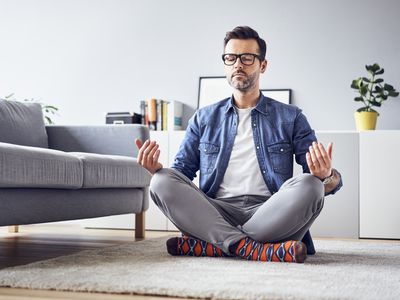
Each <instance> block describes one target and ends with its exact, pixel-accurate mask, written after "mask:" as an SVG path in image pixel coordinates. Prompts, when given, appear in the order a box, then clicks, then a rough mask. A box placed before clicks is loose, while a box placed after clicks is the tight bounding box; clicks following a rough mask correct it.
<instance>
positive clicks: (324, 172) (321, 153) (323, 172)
mask: <svg viewBox="0 0 400 300" xmlns="http://www.w3.org/2000/svg"><path fill="white" fill-rule="evenodd" d="M331 158H332V143H329V144H328V148H327V150H325V148H324V146H323V145H322V143H320V142H313V143H312V145H311V146H310V147H309V152H308V153H307V154H306V160H307V165H308V167H309V169H310V172H311V174H313V175H315V176H317V177H319V178H321V179H324V178H326V177H328V176H329V175H330V174H331V171H332V159H331Z"/></svg>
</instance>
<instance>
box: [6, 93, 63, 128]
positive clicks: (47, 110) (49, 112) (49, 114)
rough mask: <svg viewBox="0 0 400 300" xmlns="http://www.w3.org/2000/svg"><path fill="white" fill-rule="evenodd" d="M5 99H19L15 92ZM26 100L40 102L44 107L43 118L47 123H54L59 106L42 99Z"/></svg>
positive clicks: (26, 100) (27, 100)
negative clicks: (41, 100)
mask: <svg viewBox="0 0 400 300" xmlns="http://www.w3.org/2000/svg"><path fill="white" fill-rule="evenodd" d="M4 99H5V100H11V101H19V100H17V99H15V97H14V93H12V94H9V95H8V96H5V97H4ZM24 101H25V102H35V103H39V104H40V106H41V107H42V111H43V118H44V121H45V123H46V124H54V120H53V116H54V115H58V108H57V107H55V106H54V105H48V104H44V103H42V102H40V101H37V100H35V99H33V98H31V99H24Z"/></svg>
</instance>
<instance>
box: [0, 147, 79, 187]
mask: <svg viewBox="0 0 400 300" xmlns="http://www.w3.org/2000/svg"><path fill="white" fill-rule="evenodd" d="M82 183H83V173H82V162H81V161H80V159H79V158H77V157H75V156H73V155H71V154H68V153H65V152H62V151H57V150H51V149H43V148H37V147H28V146H20V145H13V144H8V143H1V142H0V188H60V189H78V188H81V187H82Z"/></svg>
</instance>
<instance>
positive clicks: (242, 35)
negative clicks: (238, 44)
mask: <svg viewBox="0 0 400 300" xmlns="http://www.w3.org/2000/svg"><path fill="white" fill-rule="evenodd" d="M231 39H239V40H251V39H254V40H256V42H257V44H258V48H260V53H259V54H260V58H261V60H264V59H265V54H266V53H267V44H266V43H265V41H264V40H263V39H262V38H260V36H259V35H258V33H257V31H255V30H254V29H252V28H250V27H249V26H237V27H235V28H233V30H231V31H228V32H227V33H226V35H225V38H224V49H225V46H226V44H228V42H229V41H230V40H231Z"/></svg>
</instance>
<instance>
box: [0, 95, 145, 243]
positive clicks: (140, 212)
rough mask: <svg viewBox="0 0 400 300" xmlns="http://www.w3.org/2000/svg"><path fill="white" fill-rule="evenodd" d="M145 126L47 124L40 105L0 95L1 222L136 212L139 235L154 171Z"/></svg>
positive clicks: (142, 234) (136, 233)
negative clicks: (142, 154)
mask: <svg viewBox="0 0 400 300" xmlns="http://www.w3.org/2000/svg"><path fill="white" fill-rule="evenodd" d="M135 138H140V139H142V140H146V139H148V138H149V132H148V129H147V128H146V127H145V126H142V125H100V126H45V124H44V122H43V115H42V109H41V106H40V105H39V104H37V103H22V102H15V101H6V100H1V99H0V226H10V225H22V224H33V223H43V222H54V221H63V220H73V219H82V218H93V217H100V216H109V215H118V214H126V213H135V214H136V216H135V219H136V222H135V224H136V230H135V236H136V237H138V238H140V237H144V229H145V226H144V221H145V219H144V212H145V211H146V210H147V208H148V204H149V198H148V197H149V196H148V195H149V193H148V187H149V184H150V179H151V175H150V173H149V172H148V171H147V170H145V169H144V168H143V167H142V166H140V165H139V164H138V163H137V162H136V159H135V158H134V157H136V156H137V148H136V146H135Z"/></svg>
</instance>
